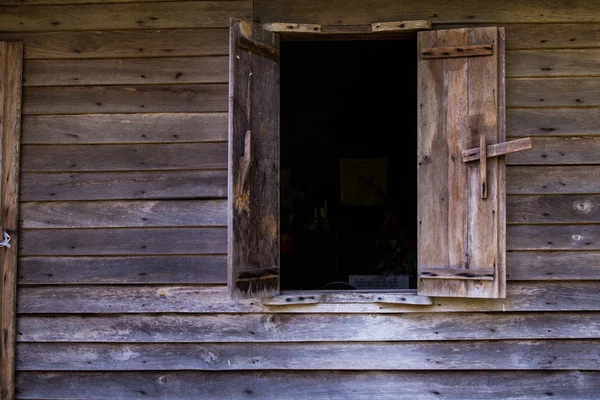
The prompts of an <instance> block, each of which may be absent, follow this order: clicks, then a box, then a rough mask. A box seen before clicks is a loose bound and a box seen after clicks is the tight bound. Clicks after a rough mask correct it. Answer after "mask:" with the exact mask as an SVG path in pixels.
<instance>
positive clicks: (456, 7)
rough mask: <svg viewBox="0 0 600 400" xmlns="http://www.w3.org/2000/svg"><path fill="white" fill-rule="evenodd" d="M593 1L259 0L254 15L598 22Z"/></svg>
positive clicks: (318, 19)
mask: <svg viewBox="0 0 600 400" xmlns="http://www.w3.org/2000/svg"><path fill="white" fill-rule="evenodd" d="M595 6H596V3H595V2H594V0H584V1H579V2H577V3H576V4H573V3H572V2H568V1H567V0H557V1H552V2H548V1H543V0H533V1H528V2H527V3H519V2H517V3H510V4H504V3H495V2H481V1H477V0H459V1H453V2H451V3H448V2H447V1H444V0H432V1H428V2H425V3H419V2H396V1H386V0H369V1H368V2H366V3H365V1H364V0H347V1H344V2H343V3H326V4H324V3H323V2H321V1H319V0H304V1H302V2H292V3H287V2H286V3H281V2H277V1H272V0H255V3H254V18H255V19H260V21H261V22H263V23H264V22H278V21H294V22H298V23H314V24H322V25H326V24H344V25H352V24H370V23H374V22H378V21H401V20H414V19H428V20H431V22H432V23H434V24H436V23H448V22H452V23H456V22H463V23H473V22H478V23H484V22H485V23H486V24H488V25H489V24H491V23H503V22H507V23H515V22H580V21H581V22H598V21H600V17H598V16H597V15H595V13H593V12H590V10H595Z"/></svg>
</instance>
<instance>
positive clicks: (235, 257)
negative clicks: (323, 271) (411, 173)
mask: <svg viewBox="0 0 600 400" xmlns="http://www.w3.org/2000/svg"><path fill="white" fill-rule="evenodd" d="M228 199H229V220H228V284H229V290H230V294H231V298H233V299H239V298H249V297H268V296H273V295H277V294H279V36H278V35H277V34H275V33H272V32H268V31H266V30H263V29H261V28H260V27H259V26H257V25H254V26H253V25H251V24H248V23H245V22H237V21H232V23H231V31H230V61H229V195H228Z"/></svg>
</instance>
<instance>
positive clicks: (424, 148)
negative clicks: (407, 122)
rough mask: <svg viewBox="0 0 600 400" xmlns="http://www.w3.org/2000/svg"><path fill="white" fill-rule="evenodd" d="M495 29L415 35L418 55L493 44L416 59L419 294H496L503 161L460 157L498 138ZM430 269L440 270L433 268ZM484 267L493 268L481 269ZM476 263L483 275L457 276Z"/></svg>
mask: <svg viewBox="0 0 600 400" xmlns="http://www.w3.org/2000/svg"><path fill="white" fill-rule="evenodd" d="M499 32H500V34H499ZM502 35H503V31H502V30H499V29H497V28H465V29H454V30H442V31H431V32H420V33H419V49H420V50H419V52H420V53H421V54H423V51H425V52H431V53H433V52H434V51H433V50H424V49H433V48H442V49H447V48H449V47H453V48H460V49H462V48H464V47H465V46H467V45H485V46H489V45H490V44H493V45H494V46H495V48H496V51H495V53H494V56H485V57H468V58H464V57H461V58H437V59H431V60H430V59H424V58H423V57H421V58H420V59H419V92H418V93H419V101H418V103H419V113H418V118H419V123H418V127H419V130H418V149H417V153H418V166H417V175H418V178H417V180H418V182H419V185H418V192H419V193H418V198H419V207H418V208H419V209H418V223H419V225H418V228H419V229H418V231H419V239H418V259H419V282H418V288H419V289H418V292H419V294H422V295H427V296H451V297H487V298H499V297H504V289H503V288H504V286H505V273H504V268H505V267H504V263H503V260H504V259H503V257H502V256H500V255H499V254H500V253H501V249H503V245H502V244H501V243H500V242H501V240H500V239H501V238H503V237H504V234H503V231H504V229H505V227H504V224H503V223H502V224H500V223H499V222H503V221H501V220H500V219H499V215H500V214H503V207H504V206H503V202H504V196H503V194H504V189H503V188H501V185H504V179H503V174H504V169H503V168H502V164H503V163H504V159H503V158H502V159H498V157H494V158H490V159H489V160H488V159H487V158H486V163H484V164H483V165H481V166H471V165H466V164H464V163H463V160H462V157H461V152H462V151H463V150H464V149H470V148H473V147H480V146H485V143H486V141H487V142H489V143H491V144H495V143H502V142H504V141H505V140H504V139H505V136H504V129H503V126H502V123H503V116H501V115H500V114H502V113H503V112H504V109H503V107H502V106H503V101H502V98H503V96H504V85H503V83H504V75H503V73H504V69H503V55H504V46H503V36H502ZM443 52H446V50H442V53H443ZM485 164H487V167H486V165H485ZM486 176H487V178H486ZM488 197H489V198H488ZM434 268H442V269H444V271H443V272H442V273H441V274H434V273H432V269H434ZM450 268H453V269H456V273H455V274H454V276H457V278H456V279H448V278H449V277H450V275H452V274H450V273H448V272H447V271H446V270H447V269H450ZM490 268H491V269H493V270H495V271H494V273H491V274H490V273H489V270H490ZM478 269H484V270H485V272H483V275H484V276H485V279H480V280H471V279H469V280H465V279H462V277H465V273H466V274H467V275H468V276H472V275H473V274H477V272H478V271H477V270H478ZM422 272H425V273H426V278H425V275H424V274H422ZM438 276H439V278H443V279H438V278H437V277H438ZM459 277H461V278H459ZM490 277H491V278H492V279H489V278H490Z"/></svg>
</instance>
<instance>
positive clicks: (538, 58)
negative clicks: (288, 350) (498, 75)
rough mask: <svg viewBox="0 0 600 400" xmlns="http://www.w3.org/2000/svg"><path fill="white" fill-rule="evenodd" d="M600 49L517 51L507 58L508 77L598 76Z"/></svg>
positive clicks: (509, 54) (510, 53)
mask: <svg viewBox="0 0 600 400" xmlns="http://www.w3.org/2000/svg"><path fill="white" fill-rule="evenodd" d="M599 67H600V49H568V50H567V49H561V50H515V51H511V52H509V53H508V55H507V57H506V74H507V76H508V77H510V78H512V77H533V76H538V77H541V76H543V77H546V76H548V77H550V76H577V75H598V68H599Z"/></svg>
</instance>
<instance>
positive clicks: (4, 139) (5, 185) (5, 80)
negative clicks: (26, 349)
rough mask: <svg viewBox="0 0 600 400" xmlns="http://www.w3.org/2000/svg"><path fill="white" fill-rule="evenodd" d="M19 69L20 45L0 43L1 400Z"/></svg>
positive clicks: (8, 325) (8, 345)
mask: <svg viewBox="0 0 600 400" xmlns="http://www.w3.org/2000/svg"><path fill="white" fill-rule="evenodd" d="M22 69H23V45H22V44H21V43H5V42H0V146H1V147H0V157H1V162H0V179H2V181H1V183H0V241H1V243H0V244H1V245H2V247H0V262H1V264H0V269H1V270H2V284H1V285H0V290H1V295H0V297H1V299H2V305H1V308H0V314H1V315H0V319H1V323H0V325H1V330H2V332H1V334H0V351H1V352H2V355H1V357H0V398H2V399H3V400H12V399H14V393H15V328H16V326H15V325H16V293H17V291H16V289H17V245H18V243H17V233H18V231H17V228H18V224H19V216H18V211H19V198H18V196H19V144H20V136H21V80H22ZM9 237H10V241H9ZM8 246H10V247H8Z"/></svg>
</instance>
